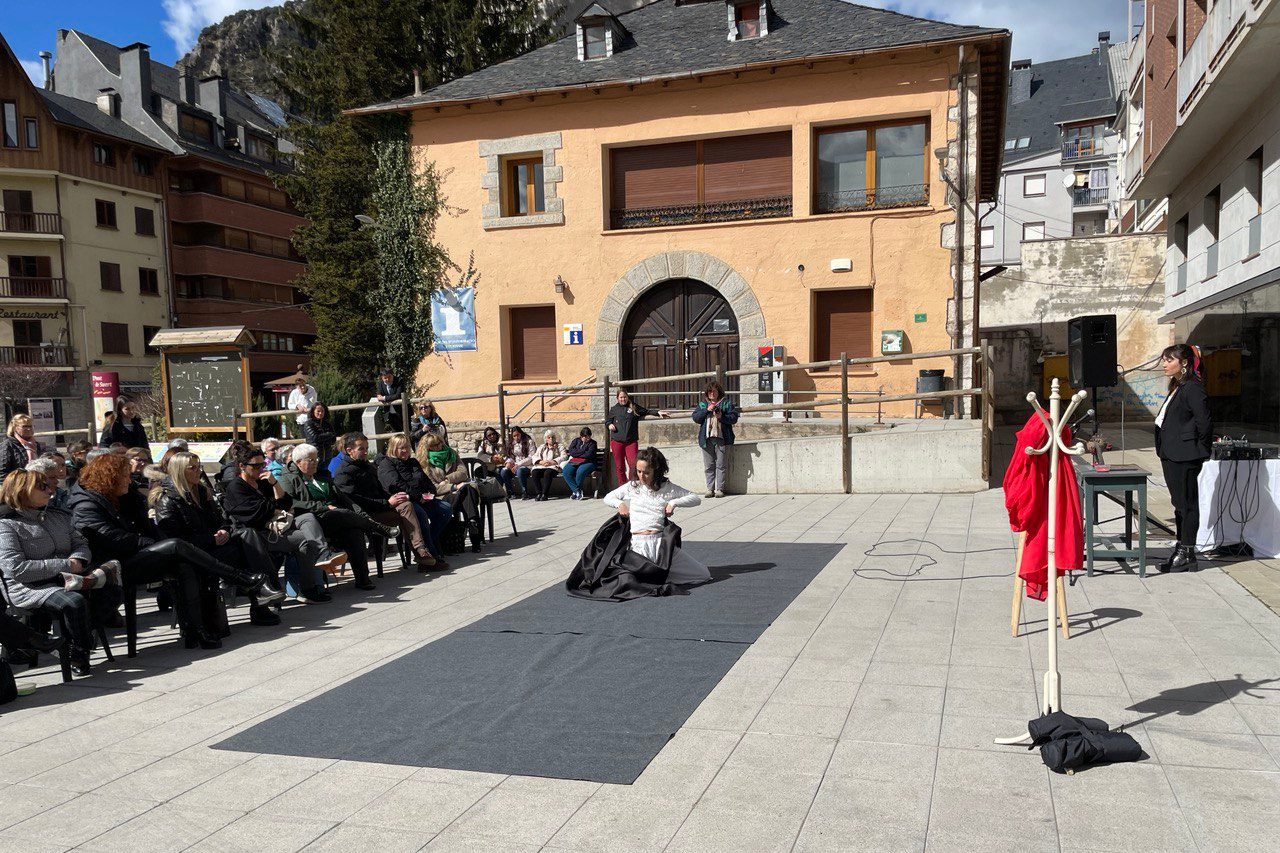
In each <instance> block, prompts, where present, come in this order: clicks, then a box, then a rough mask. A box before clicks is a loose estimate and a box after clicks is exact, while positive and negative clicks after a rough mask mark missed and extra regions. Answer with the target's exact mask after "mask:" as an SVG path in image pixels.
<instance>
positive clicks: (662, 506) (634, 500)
mask: <svg viewBox="0 0 1280 853" xmlns="http://www.w3.org/2000/svg"><path fill="white" fill-rule="evenodd" d="M604 502H605V505H606V506H611V507H618V506H621V505H622V504H624V503H625V504H627V506H628V508H629V510H630V513H629V518H630V519H631V532H632V533H636V532H638V531H641V530H661V529H662V524H663V522H664V521H665V520H666V517H667V504H671V505H672V506H697V505H698V504H700V503H702V498H700V497H698V496H697V495H695V494H694V493H693V492H691V491H689V490H688V489H685V488H682V487H680V486H677V485H676V484H675V483H672V482H671V481H667V482H666V483H663V484H662V488H660V489H658V490H657V491H656V492H655V491H654V490H653V489H650V488H649V487H647V486H642V485H640V483H639V482H638V481H636V480H632V481H630V482H628V483H624V484H623V485H621V486H618V488H616V489H614V490H613V491H612V492H610V493H609V494H607V495H605V496H604Z"/></svg>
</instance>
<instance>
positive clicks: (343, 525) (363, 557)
mask: <svg viewBox="0 0 1280 853" xmlns="http://www.w3.org/2000/svg"><path fill="white" fill-rule="evenodd" d="M318 518H319V519H320V527H321V529H322V530H324V538H325V539H328V540H329V544H330V545H332V546H333V547H334V548H337V549H339V550H341V551H346V552H347V562H348V563H350V564H351V573H352V574H353V575H355V578H356V580H357V581H358V582H360V583H365V582H367V581H368V580H369V542H368V540H367V539H365V534H372V535H375V536H377V535H381V534H379V533H378V528H376V527H375V526H374V522H373V519H371V518H369V517H368V516H366V515H361V514H360V513H358V512H352V511H351V510H349V509H331V510H326V511H325V513H324V515H321V516H318Z"/></svg>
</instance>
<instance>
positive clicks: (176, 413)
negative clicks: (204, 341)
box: [164, 349, 245, 431]
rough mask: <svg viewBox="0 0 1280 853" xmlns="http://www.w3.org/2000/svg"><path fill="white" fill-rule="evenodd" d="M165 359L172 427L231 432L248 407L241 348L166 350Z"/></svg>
mask: <svg viewBox="0 0 1280 853" xmlns="http://www.w3.org/2000/svg"><path fill="white" fill-rule="evenodd" d="M164 362H165V382H166V386H167V387H166V389H165V390H166V399H168V401H169V427H170V428H171V429H178V430H183V429H185V430H197V429H208V430H228V431H229V430H230V429H231V421H232V415H233V413H234V412H237V411H243V410H244V409H245V402H244V389H245V385H244V382H245V377H244V365H243V362H242V356H241V351H240V350H238V349H235V350H222V351H207V352H166V353H165V356H164Z"/></svg>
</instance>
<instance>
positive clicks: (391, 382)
mask: <svg viewBox="0 0 1280 853" xmlns="http://www.w3.org/2000/svg"><path fill="white" fill-rule="evenodd" d="M403 396H404V387H403V386H402V385H401V384H400V380H399V379H397V378H396V375H395V373H394V372H393V371H392V370H391V368H390V367H384V368H382V370H381V371H379V372H378V384H377V391H376V397H377V400H378V402H379V403H391V404H392V405H389V406H387V410H386V416H387V426H388V427H390V428H391V432H401V431H402V430H403V429H404V417H403V416H402V415H401V412H400V398H401V397H403Z"/></svg>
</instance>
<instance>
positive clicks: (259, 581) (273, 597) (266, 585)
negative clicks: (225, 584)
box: [237, 573, 284, 604]
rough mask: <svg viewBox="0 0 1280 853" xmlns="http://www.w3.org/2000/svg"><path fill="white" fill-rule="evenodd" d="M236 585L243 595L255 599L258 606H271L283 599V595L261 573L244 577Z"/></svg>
mask: <svg viewBox="0 0 1280 853" xmlns="http://www.w3.org/2000/svg"><path fill="white" fill-rule="evenodd" d="M237 585H238V586H240V587H242V588H243V589H244V592H245V595H247V596H249V597H250V598H254V599H257V602H258V603H259V604H271V603H272V602H276V601H279V600H280V599H282V598H284V593H283V592H281V591H280V590H278V589H276V587H275V585H274V584H272V583H271V579H270V578H269V577H267V576H266V575H265V574H262V573H258V574H256V575H254V574H247V575H244V576H243V577H242V578H241V579H240V581H239V582H238V583H237Z"/></svg>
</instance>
